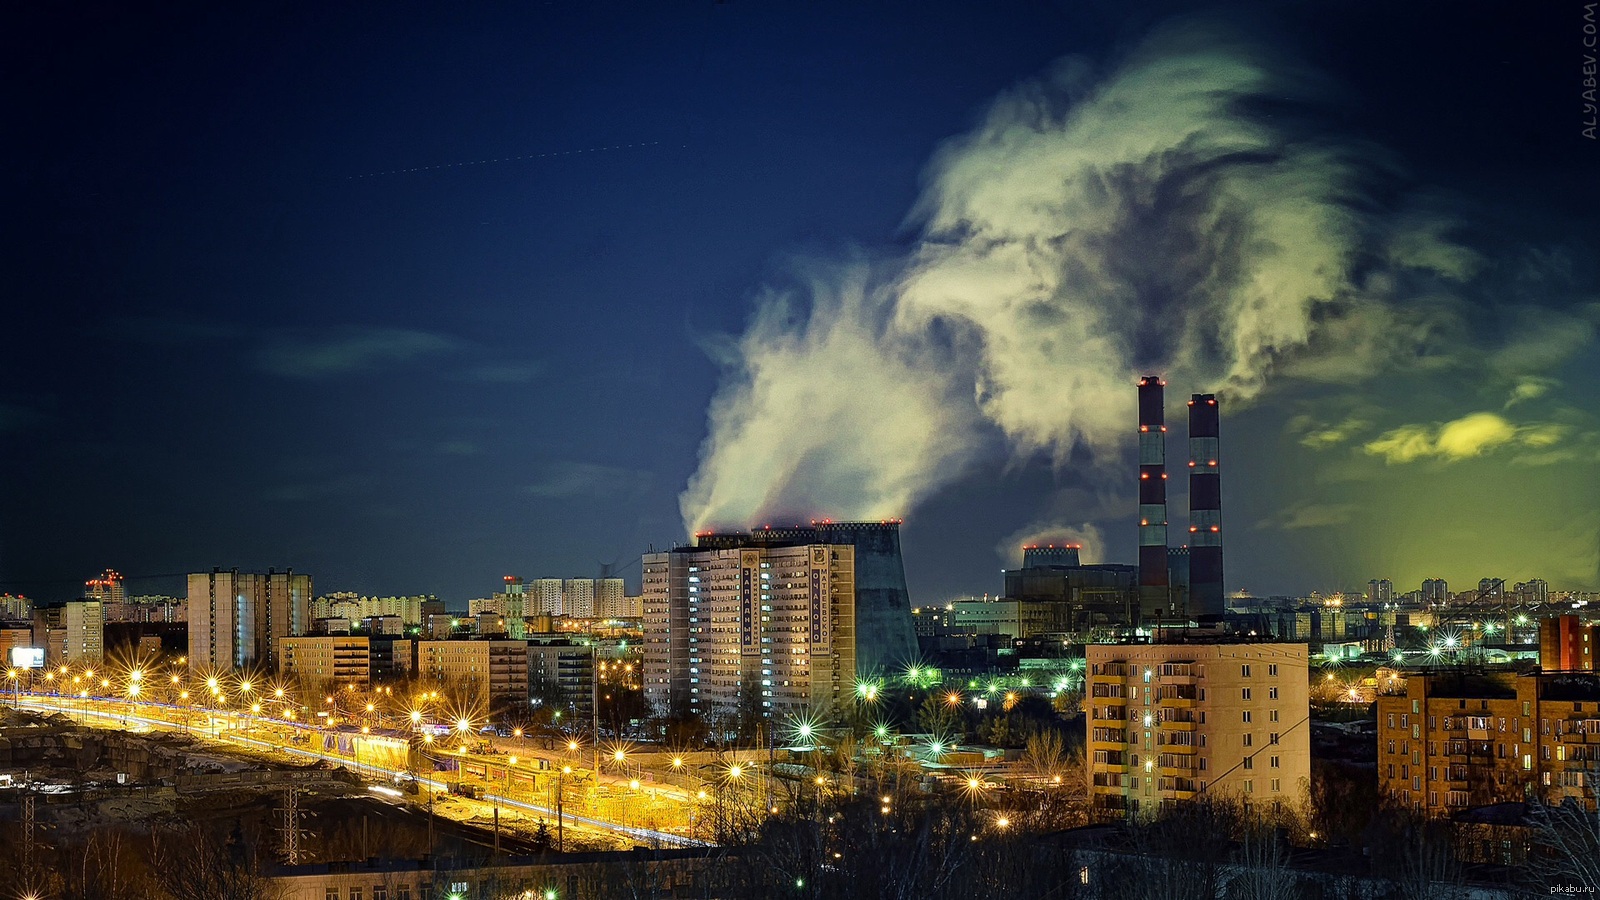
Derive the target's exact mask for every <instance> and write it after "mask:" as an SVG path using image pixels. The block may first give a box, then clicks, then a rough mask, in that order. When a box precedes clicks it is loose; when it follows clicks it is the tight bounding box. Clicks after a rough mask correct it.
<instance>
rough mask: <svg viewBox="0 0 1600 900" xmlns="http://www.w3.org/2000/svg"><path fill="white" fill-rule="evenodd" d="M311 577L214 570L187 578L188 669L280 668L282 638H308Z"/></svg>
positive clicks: (285, 572) (274, 571)
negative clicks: (306, 634)
mask: <svg viewBox="0 0 1600 900" xmlns="http://www.w3.org/2000/svg"><path fill="white" fill-rule="evenodd" d="M311 597H312V594H311V576H310V575H299V574H296V573H295V572H294V571H293V570H288V571H284V572H278V571H276V570H269V571H268V572H267V573H266V574H265V575H262V574H256V573H249V572H240V571H239V570H238V569H227V570H224V569H213V570H211V571H210V572H202V573H198V574H193V575H190V576H189V594H188V606H189V667H190V668H192V669H211V670H224V669H242V668H245V667H247V666H252V665H265V666H271V667H274V668H276V667H277V666H278V665H279V652H280V649H281V648H280V645H281V643H282V641H283V639H284V638H288V637H299V636H301V635H304V634H305V633H306V632H307V629H308V626H309V625H310V621H311V619H310V614H311V605H312V600H311Z"/></svg>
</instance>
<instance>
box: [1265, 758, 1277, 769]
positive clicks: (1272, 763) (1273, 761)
mask: <svg viewBox="0 0 1600 900" xmlns="http://www.w3.org/2000/svg"><path fill="white" fill-rule="evenodd" d="M1267 764H1268V765H1269V766H1271V767H1272V768H1274V769H1276V768H1278V758H1277V757H1276V756H1274V757H1272V758H1271V759H1269V760H1268V761H1267Z"/></svg>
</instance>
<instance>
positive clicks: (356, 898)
mask: <svg viewBox="0 0 1600 900" xmlns="http://www.w3.org/2000/svg"><path fill="white" fill-rule="evenodd" d="M350 900H361V888H358V887H353V888H351V889H350Z"/></svg>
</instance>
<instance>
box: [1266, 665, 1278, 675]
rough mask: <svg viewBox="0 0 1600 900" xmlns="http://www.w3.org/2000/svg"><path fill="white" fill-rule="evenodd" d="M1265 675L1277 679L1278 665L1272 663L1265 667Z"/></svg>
mask: <svg viewBox="0 0 1600 900" xmlns="http://www.w3.org/2000/svg"><path fill="white" fill-rule="evenodd" d="M1267 674H1268V675H1270V676H1272V677H1274V678H1275V677H1277V675H1278V664H1277V663H1272V664H1271V665H1269V666H1267Z"/></svg>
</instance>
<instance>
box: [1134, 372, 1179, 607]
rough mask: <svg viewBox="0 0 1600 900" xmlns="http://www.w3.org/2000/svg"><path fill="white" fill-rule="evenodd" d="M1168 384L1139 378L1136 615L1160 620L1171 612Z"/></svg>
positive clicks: (1149, 376)
mask: <svg viewBox="0 0 1600 900" xmlns="http://www.w3.org/2000/svg"><path fill="white" fill-rule="evenodd" d="M1166 386H1167V383H1166V382H1165V381H1162V380H1161V379H1160V378H1159V377H1158V376H1155V375H1146V376H1144V377H1143V378H1141V379H1139V612H1140V614H1141V617H1142V618H1145V619H1159V618H1161V617H1162V616H1164V615H1167V614H1168V613H1169V612H1170V609H1171V605H1172V604H1171V600H1172V591H1171V588H1170V586H1169V585H1168V583H1167V425H1166V422H1167V415H1166V409H1165V406H1164V404H1165V403H1166V390H1165V388H1166Z"/></svg>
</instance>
